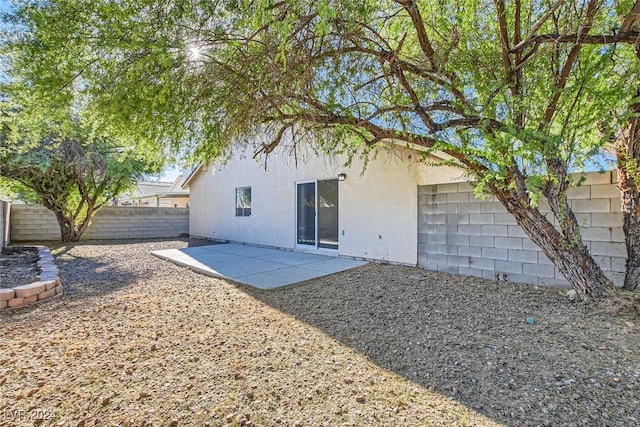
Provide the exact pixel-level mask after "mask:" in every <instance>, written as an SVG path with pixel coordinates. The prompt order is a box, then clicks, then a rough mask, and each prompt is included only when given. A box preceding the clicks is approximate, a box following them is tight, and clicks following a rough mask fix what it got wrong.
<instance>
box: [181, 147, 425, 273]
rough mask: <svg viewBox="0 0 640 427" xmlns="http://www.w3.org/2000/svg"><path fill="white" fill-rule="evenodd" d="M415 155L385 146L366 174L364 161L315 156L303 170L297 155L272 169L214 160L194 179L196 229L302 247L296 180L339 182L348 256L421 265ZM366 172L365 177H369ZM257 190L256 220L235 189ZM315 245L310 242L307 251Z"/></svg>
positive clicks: (343, 251) (342, 243)
mask: <svg viewBox="0 0 640 427" xmlns="http://www.w3.org/2000/svg"><path fill="white" fill-rule="evenodd" d="M414 154H415V153H414V152H412V151H411V150H406V149H405V150H401V149H396V150H395V152H393V153H390V152H386V151H381V152H379V153H378V155H377V156H376V157H375V158H371V159H370V160H369V163H368V165H367V167H366V169H365V170H364V172H363V161H362V160H360V159H354V160H353V163H352V165H351V167H348V168H347V167H344V166H343V165H344V163H345V161H346V158H344V157H339V158H337V159H333V160H332V159H329V158H326V157H317V156H315V155H307V156H306V157H307V160H306V161H303V160H301V159H299V162H298V167H297V168H296V167H295V161H294V159H293V158H292V157H291V156H289V155H286V154H285V155H283V154H277V155H274V154H272V155H271V156H270V158H269V162H268V166H269V168H268V171H265V170H264V167H263V166H262V165H261V164H260V163H259V162H257V161H256V160H254V159H252V158H251V156H247V158H236V159H235V160H234V161H232V162H229V163H228V164H226V165H222V166H220V165H213V164H210V165H209V166H208V167H207V169H206V170H203V171H202V172H200V174H199V175H198V176H197V177H196V178H195V179H194V180H193V181H192V182H191V185H190V190H191V207H190V234H191V235H194V236H202V237H211V238H216V239H226V240H232V241H238V242H246V243H252V244H259V245H268V246H275V247H281V248H287V249H296V247H295V246H296V226H295V223H296V205H295V200H296V183H299V182H304V181H312V180H322V179H335V178H337V176H338V174H339V173H346V174H347V179H346V181H343V182H340V183H339V214H338V215H339V216H338V221H339V229H338V230H339V249H338V253H339V254H340V255H345V256H353V257H362V258H368V259H378V260H387V261H392V262H399V263H406V264H416V263H417V250H416V248H417V233H416V230H417V181H416V170H417V167H416V164H415V162H414V158H415V156H414ZM361 174H362V175H361ZM244 186H250V187H251V199H252V200H251V210H252V214H251V216H249V217H236V216H235V188H236V187H244ZM306 248H308V247H305V249H306Z"/></svg>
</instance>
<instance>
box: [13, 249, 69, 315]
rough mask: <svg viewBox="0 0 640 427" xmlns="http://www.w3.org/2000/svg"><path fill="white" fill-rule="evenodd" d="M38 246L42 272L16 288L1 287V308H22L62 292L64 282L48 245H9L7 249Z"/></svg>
mask: <svg viewBox="0 0 640 427" xmlns="http://www.w3.org/2000/svg"><path fill="white" fill-rule="evenodd" d="M27 248H36V249H37V250H38V257H39V258H40V259H39V260H38V268H39V269H40V274H38V276H36V278H37V281H35V282H33V283H29V284H28V285H22V286H17V287H15V288H9V289H0V310H7V309H11V308H20V307H24V306H26V305H28V304H32V303H34V302H37V301H42V300H45V299H47V298H51V297H53V296H56V295H59V294H61V293H62V282H61V281H60V276H59V274H58V273H59V272H58V266H57V265H56V263H55V261H54V259H53V255H51V251H50V250H49V248H47V247H46V246H19V247H7V248H5V250H14V251H15V250H23V249H27Z"/></svg>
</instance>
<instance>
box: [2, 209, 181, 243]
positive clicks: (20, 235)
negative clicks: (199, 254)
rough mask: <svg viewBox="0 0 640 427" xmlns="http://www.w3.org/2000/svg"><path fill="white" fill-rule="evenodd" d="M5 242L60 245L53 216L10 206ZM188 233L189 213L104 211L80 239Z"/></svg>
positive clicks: (137, 210) (37, 210) (48, 213)
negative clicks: (39, 242)
mask: <svg viewBox="0 0 640 427" xmlns="http://www.w3.org/2000/svg"><path fill="white" fill-rule="evenodd" d="M9 217H10V218H9V224H10V226H9V236H8V239H7V240H8V241H11V242H26V241H55V240H57V241H59V240H60V228H59V226H58V222H57V221H56V217H55V215H54V214H53V213H52V212H51V211H49V210H48V209H46V208H45V207H44V206H41V205H17V204H12V205H10V215H9ZM188 233H189V209H186V208H147V207H141V208H135V207H112V206H109V207H104V208H102V209H100V210H99V211H98V212H97V213H96V214H95V215H94V217H93V220H92V222H91V225H90V226H89V228H87V231H86V232H85V233H84V234H83V235H82V239H83V240H86V239H133V238H162V237H178V236H180V235H185V234H188Z"/></svg>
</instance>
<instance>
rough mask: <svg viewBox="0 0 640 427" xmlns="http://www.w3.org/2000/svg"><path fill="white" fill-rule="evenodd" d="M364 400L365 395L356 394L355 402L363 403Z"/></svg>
mask: <svg viewBox="0 0 640 427" xmlns="http://www.w3.org/2000/svg"><path fill="white" fill-rule="evenodd" d="M364 401H365V397H364V396H362V395H361V396H356V402H358V403H364Z"/></svg>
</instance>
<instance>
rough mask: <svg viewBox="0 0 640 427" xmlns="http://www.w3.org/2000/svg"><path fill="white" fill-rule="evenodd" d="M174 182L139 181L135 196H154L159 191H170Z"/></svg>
mask: <svg viewBox="0 0 640 427" xmlns="http://www.w3.org/2000/svg"><path fill="white" fill-rule="evenodd" d="M172 185H173V183H172V182H163V181H138V182H137V183H136V191H135V193H134V194H133V197H147V196H153V195H155V194H157V193H159V192H164V191H170V189H171V186H172Z"/></svg>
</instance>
